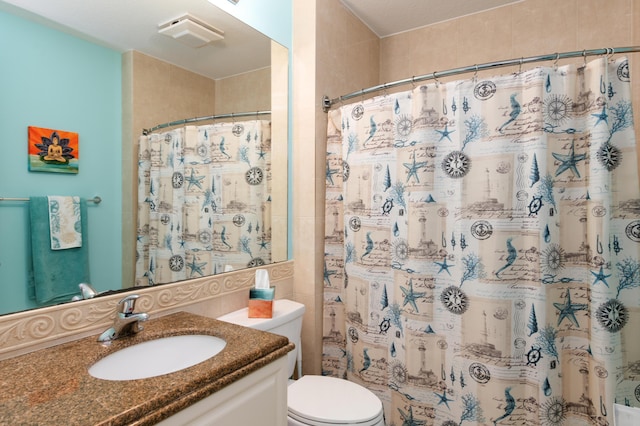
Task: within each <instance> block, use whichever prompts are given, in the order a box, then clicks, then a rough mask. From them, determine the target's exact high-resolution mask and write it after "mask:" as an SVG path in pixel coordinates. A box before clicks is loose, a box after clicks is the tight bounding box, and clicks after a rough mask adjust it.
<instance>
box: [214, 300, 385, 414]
mask: <svg viewBox="0 0 640 426" xmlns="http://www.w3.org/2000/svg"><path fill="white" fill-rule="evenodd" d="M304 309H305V308H304V305H303V304H301V303H297V302H294V301H291V300H286V299H280V300H275V301H274V302H273V317H272V318H268V319H265V318H249V317H248V311H247V308H244V309H240V310H237V311H235V312H231V313H229V314H226V315H223V316H221V317H220V318H218V319H219V320H221V321H226V322H230V323H233V324H238V325H242V326H245V327H250V328H255V329H257V330H262V331H268V332H270V333H274V334H279V335H281V336H285V337H287V338H288V339H289V341H290V342H292V343H294V344H295V345H296V348H295V349H294V350H293V351H291V352H289V353H288V354H287V356H288V363H289V365H288V368H289V377H291V376H292V375H293V372H294V370H295V368H296V365H297V367H298V373H300V372H301V371H302V353H301V352H302V351H301V344H300V338H301V333H302V315H303V314H304ZM287 405H288V414H287V422H288V423H287V424H288V426H338V425H357V426H385V423H384V412H383V409H382V402H381V401H380V399H379V398H378V397H377V396H376V395H375V394H374V393H373V392H371V391H370V390H368V389H366V388H364V387H363V386H360V385H358V384H357V383H353V382H350V381H348V380H343V379H338V378H335V377H327V376H314V375H306V376H302V377H300V378H299V379H298V380H289V387H288V389H287Z"/></svg>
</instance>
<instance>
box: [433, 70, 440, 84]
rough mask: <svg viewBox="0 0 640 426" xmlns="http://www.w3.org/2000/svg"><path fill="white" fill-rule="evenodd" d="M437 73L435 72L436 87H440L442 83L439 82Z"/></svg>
mask: <svg viewBox="0 0 640 426" xmlns="http://www.w3.org/2000/svg"><path fill="white" fill-rule="evenodd" d="M436 74H437V71H434V72H433V79H434V80H435V81H436V87H440V81H438V76H437V75H436Z"/></svg>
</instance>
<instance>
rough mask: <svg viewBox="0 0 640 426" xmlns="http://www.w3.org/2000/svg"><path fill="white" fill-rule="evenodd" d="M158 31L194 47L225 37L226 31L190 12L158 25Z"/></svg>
mask: <svg viewBox="0 0 640 426" xmlns="http://www.w3.org/2000/svg"><path fill="white" fill-rule="evenodd" d="M158 32H159V33H160V34H163V35H166V36H168V37H172V38H174V39H176V40H178V41H179V42H181V43H184V44H186V45H187V46H190V47H194V48H196V47H202V46H205V45H207V44H209V43H211V42H213V41H217V40H222V39H224V31H222V30H219V29H217V28H215V27H212V26H211V25H207V24H205V23H204V22H202V21H201V20H199V19H197V18H195V17H193V16H192V15H190V14H188V13H187V14H184V15H182V16H179V17H177V18H175V19H172V20H170V21H167V22H165V23H163V24H160V25H158Z"/></svg>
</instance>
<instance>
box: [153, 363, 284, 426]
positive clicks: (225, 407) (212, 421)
mask: <svg viewBox="0 0 640 426" xmlns="http://www.w3.org/2000/svg"><path fill="white" fill-rule="evenodd" d="M287 383H288V377H287V357H286V356H283V357H281V358H279V359H277V360H275V361H273V362H271V363H270V364H267V365H266V366H264V367H262V368H260V369H258V370H257V371H254V372H253V373H251V374H249V375H247V376H245V377H243V378H242V379H240V380H237V381H235V382H233V383H231V384H230V385H228V386H226V387H224V388H222V389H220V390H219V391H217V392H215V393H214V394H212V395H210V396H208V397H206V398H204V399H202V400H200V401H198V402H196V403H195V404H192V405H190V406H188V407H187V408H185V409H183V410H182V411H179V412H178V413H176V414H174V415H172V416H171V417H169V418H167V419H165V420H163V421H161V422H160V423H158V424H159V425H162V426H185V425H189V426H205V425H207V426H210V425H215V426H240V425H264V426H282V425H286V424H287Z"/></svg>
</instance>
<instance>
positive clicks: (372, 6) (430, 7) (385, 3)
mask: <svg viewBox="0 0 640 426" xmlns="http://www.w3.org/2000/svg"><path fill="white" fill-rule="evenodd" d="M340 1H342V3H343V4H344V5H345V6H346V7H347V8H348V9H350V10H351V11H352V12H353V13H354V14H355V15H356V16H357V17H358V18H360V20H361V21H362V22H364V23H365V24H366V25H367V26H368V27H369V28H370V29H371V30H372V31H373V32H374V33H376V35H377V36H378V37H387V36H390V35H393V34H398V33H402V32H405V31H409V30H412V29H416V28H420V27H424V26H427V25H431V24H435V23H436V22H442V21H448V20H450V19H454V18H459V17H461V16H465V15H471V14H473V13H478V12H482V11H484V10H489V9H493V8H496V7H500V6H504V5H507V4H511V3H517V2H519V1H523V0H340Z"/></svg>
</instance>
